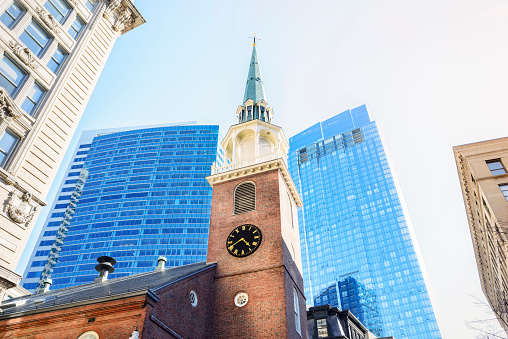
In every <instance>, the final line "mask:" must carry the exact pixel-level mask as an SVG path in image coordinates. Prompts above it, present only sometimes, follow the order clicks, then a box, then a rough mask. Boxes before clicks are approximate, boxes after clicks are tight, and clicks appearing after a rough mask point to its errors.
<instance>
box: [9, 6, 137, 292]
mask: <svg viewBox="0 0 508 339" xmlns="http://www.w3.org/2000/svg"><path fill="white" fill-rule="evenodd" d="M0 22H1V24H0V196H2V204H3V206H2V208H1V209H0V210H1V212H0V300H1V299H2V296H3V294H4V291H5V289H7V288H10V287H12V286H14V285H16V284H17V283H18V282H19V280H20V278H21V277H20V276H19V275H17V274H16V273H14V269H15V267H16V265H17V263H18V261H19V258H20V256H21V253H22V252H23V249H24V247H25V244H26V241H27V240H28V237H29V234H30V232H31V231H32V227H33V224H34V222H35V219H36V218H37V215H38V213H39V211H40V209H41V207H42V206H44V205H46V202H44V199H45V197H46V194H47V193H48V191H49V188H50V186H51V184H52V181H53V179H54V177H55V174H56V172H57V170H58V168H59V165H60V163H61V161H62V158H63V156H64V154H65V151H66V150H67V147H68V145H69V142H70V140H71V138H72V136H73V133H74V131H75V129H76V126H77V124H78V122H79V120H80V118H81V115H82V114H83V111H84V110H85V107H86V105H87V102H88V99H89V98H90V95H91V94H92V91H93V89H94V87H95V84H96V83H97V80H98V78H99V75H100V74H101V71H102V69H103V67H104V65H105V63H106V60H107V58H108V56H109V53H110V52H111V49H112V47H113V45H114V43H115V41H116V38H117V37H118V36H120V35H121V34H123V33H125V32H127V31H129V30H131V29H133V28H135V27H137V26H139V25H141V24H142V23H144V22H145V20H144V19H143V17H142V16H141V14H140V13H139V12H138V10H137V9H136V8H135V7H134V5H133V4H132V2H131V1H130V0H121V1H120V0H112V1H109V2H106V1H105V0H69V1H67V0H6V1H2V2H1V3H0Z"/></svg>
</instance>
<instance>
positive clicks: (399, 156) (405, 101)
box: [17, 0, 508, 338]
mask: <svg viewBox="0 0 508 339" xmlns="http://www.w3.org/2000/svg"><path fill="white" fill-rule="evenodd" d="M135 4H136V6H137V7H138V9H139V10H140V12H141V13H142V14H143V15H144V17H145V18H146V19H147V23H146V24H145V25H143V26H141V27H138V28H136V29H135V30H133V31H131V32H129V33H127V34H126V35H124V36H121V37H120V38H119V39H118V41H117V43H116V46H115V47H114V49H113V52H112V53H111V55H110V58H109V61H108V63H107V65H106V67H105V69H104V72H103V73H102V75H101V78H100V80H99V83H98V85H97V87H96V89H95V92H94V94H93V96H92V98H91V100H90V102H89V104H88V107H87V109H86V111H85V114H84V116H83V118H82V120H81V123H80V125H79V127H78V132H77V134H76V137H75V138H74V140H73V143H72V144H71V147H70V149H73V148H74V145H75V143H76V141H77V139H78V136H79V134H80V133H81V131H83V130H87V129H98V128H109V127H120V126H134V125H149V124H160V123H167V122H177V121H189V120H195V121H197V122H198V123H202V124H220V125H221V127H222V128H223V129H224V130H227V128H228V126H229V125H231V124H233V123H234V122H235V112H236V108H237V106H238V105H240V104H241V103H242V102H241V101H242V99H243V92H244V85H245V82H246V77H247V70H248V64H249V58H250V54H251V48H252V44H251V43H252V41H251V40H250V39H249V37H250V36H252V33H253V32H256V33H257V35H258V36H259V37H260V38H261V40H260V41H259V43H258V55H259V59H260V65H261V71H262V74H263V80H264V83H265V90H266V94H267V101H268V103H269V105H270V106H272V107H273V108H274V111H275V116H274V123H276V124H277V125H279V126H282V127H283V128H284V130H285V133H286V135H287V136H288V137H290V136H292V135H294V134H295V133H298V132H300V131H301V130H303V129H305V128H306V127H308V126H310V125H312V124H314V123H316V122H318V121H322V120H325V119H327V118H329V117H331V116H332V115H335V114H337V113H340V112H342V111H344V110H346V109H348V108H353V107H357V106H360V105H362V104H366V105H367V107H368V109H369V112H370V114H371V116H372V117H373V119H374V120H376V122H377V124H378V126H379V128H380V130H381V132H382V134H383V136H384V141H385V147H386V149H387V151H388V153H389V154H390V156H391V160H392V164H393V170H394V171H395V173H396V175H397V177H398V179H399V182H400V186H401V188H402V192H403V194H404V197H405V200H406V204H407V207H408V211H409V215H410V217H411V219H412V222H413V226H414V229H415V232H416V236H417V238H418V241H419V244H420V247H421V252H422V255H423V259H424V261H425V264H426V267H427V271H428V276H429V279H430V282H431V286H430V289H431V291H433V304H434V308H435V311H436V315H437V319H438V322H439V325H440V329H441V332H442V335H443V338H459V337H460V338H474V336H475V335H474V332H472V331H470V330H468V329H467V327H466V326H465V324H464V323H465V321H467V320H475V319H479V318H486V317H487V316H488V315H487V314H485V313H484V311H483V310H482V309H481V308H477V307H475V306H474V305H473V299H472V298H471V297H470V294H472V295H476V296H479V297H483V296H482V292H481V289H480V284H479V279H478V273H477V269H476V262H475V259H474V254H473V249H472V245H471V239H470V235H469V229H468V224H467V219H466V214H465V209H464V204H463V201H462V196H461V192H460V186H459V181H458V176H457V170H456V168H455V164H454V160H453V153H452V148H451V147H452V146H454V145H459V144H464V143H469V142H474V141H480V140H487V139H493V138H498V137H504V136H507V130H506V126H507V125H508V114H506V100H507V96H506V93H507V92H508V63H507V62H506V60H508V47H507V46H508V45H507V44H506V41H507V35H508V20H507V19H508V5H507V4H506V2H505V1H494V0H484V1H472V0H431V1H420V2H415V1H402V0H387V1H383V2H381V1H374V0H360V1H339V0H330V1H325V0H316V1H313V2H310V1H296V0H291V1H290V0H278V1H267V0H258V1H255V2H252V1H241V0H240V1H239V0H222V1H206V0H195V1H167V0H149V1H148V0H138V1H136V2H135ZM65 163H66V162H64V164H65ZM61 174H62V173H60V174H59V176H58V177H57V179H56V181H55V182H56V185H55V188H56V186H57V185H58V183H59V182H60V179H61ZM54 196H55V190H54V189H53V190H52V191H51V192H50V194H49V196H48V198H47V200H48V201H52V199H53V198H54ZM45 215H46V211H43V212H42V213H41V217H40V218H39V222H38V224H37V226H36V228H35V231H34V234H35V236H33V237H32V238H31V240H30V242H29V245H28V247H27V248H28V249H29V250H28V252H31V248H32V247H33V245H34V241H35V238H36V235H37V234H38V232H39V230H40V227H41V225H42V221H43V220H44V218H45ZM26 254H28V253H26ZM25 257H28V255H25ZM25 264H26V261H22V262H21V263H20V265H19V267H18V270H17V271H18V272H20V273H21V272H22V271H23V269H24V265H25Z"/></svg>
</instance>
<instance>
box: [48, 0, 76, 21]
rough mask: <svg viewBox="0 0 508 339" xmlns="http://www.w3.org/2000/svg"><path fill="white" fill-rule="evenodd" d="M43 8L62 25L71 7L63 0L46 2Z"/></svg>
mask: <svg viewBox="0 0 508 339" xmlns="http://www.w3.org/2000/svg"><path fill="white" fill-rule="evenodd" d="M44 7H45V8H46V9H47V10H48V12H50V13H51V14H53V16H54V17H55V19H56V21H58V22H59V23H63V21H64V19H65V17H66V16H67V13H69V11H70V10H71V6H69V4H68V3H67V2H65V1H64V0H48V1H46V3H45V4H44Z"/></svg>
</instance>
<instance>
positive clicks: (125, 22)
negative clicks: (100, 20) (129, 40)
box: [113, 8, 134, 32]
mask: <svg viewBox="0 0 508 339" xmlns="http://www.w3.org/2000/svg"><path fill="white" fill-rule="evenodd" d="M131 15H132V12H131V10H130V9H128V8H126V9H124V11H123V12H122V13H121V14H120V16H119V17H118V19H117V20H116V22H115V24H114V25H113V29H114V30H115V31H117V32H120V31H123V30H124V29H125V28H126V27H129V26H130V25H132V23H133V21H134V20H133V19H132V18H131Z"/></svg>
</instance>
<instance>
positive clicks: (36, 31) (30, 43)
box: [19, 21, 52, 57]
mask: <svg viewBox="0 0 508 339" xmlns="http://www.w3.org/2000/svg"><path fill="white" fill-rule="evenodd" d="M19 40H21V41H22V42H23V43H24V44H25V46H26V47H28V48H30V50H31V51H32V53H33V54H35V55H36V56H38V57H40V56H41V55H42V53H43V52H44V49H45V47H46V46H48V45H49V43H50V42H51V40H52V38H51V36H50V35H49V33H48V32H46V30H45V29H44V28H42V26H41V25H39V24H38V23H37V22H35V21H32V22H31V23H30V25H28V27H27V28H25V31H24V32H23V33H21V36H20V37H19Z"/></svg>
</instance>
